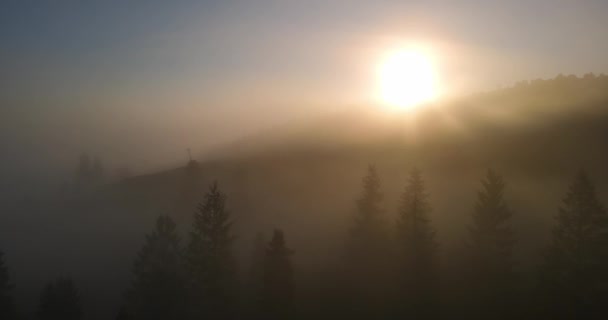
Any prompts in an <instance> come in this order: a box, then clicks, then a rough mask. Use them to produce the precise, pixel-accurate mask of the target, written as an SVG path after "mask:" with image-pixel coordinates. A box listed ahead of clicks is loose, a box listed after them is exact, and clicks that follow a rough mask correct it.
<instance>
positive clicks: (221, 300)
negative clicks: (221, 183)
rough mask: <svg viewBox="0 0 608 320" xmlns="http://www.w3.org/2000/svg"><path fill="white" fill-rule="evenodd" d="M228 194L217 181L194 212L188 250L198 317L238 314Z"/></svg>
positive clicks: (195, 312) (217, 317)
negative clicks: (227, 202) (227, 208)
mask: <svg viewBox="0 0 608 320" xmlns="http://www.w3.org/2000/svg"><path fill="white" fill-rule="evenodd" d="M231 227H232V221H231V219H230V213H229V212H228V211H227V210H226V196H225V195H224V194H223V193H222V192H221V191H220V189H219V187H218V185H217V182H214V183H213V184H212V185H211V187H210V189H209V192H208V193H207V194H206V195H205V200H204V202H203V203H201V204H199V206H198V210H197V212H196V213H195V215H194V225H193V231H192V232H191V233H190V243H189V245H188V250H187V264H188V267H189V270H190V273H191V278H192V279H191V280H192V297H193V299H194V301H193V303H194V305H195V306H196V307H195V309H194V310H193V313H194V316H195V317H205V316H207V317H211V318H214V319H230V318H233V317H234V316H235V314H234V313H235V312H234V309H235V307H236V306H235V298H236V297H235V290H236V284H237V279H236V261H235V259H234V256H233V253H232V243H233V241H234V236H233V235H232V233H231Z"/></svg>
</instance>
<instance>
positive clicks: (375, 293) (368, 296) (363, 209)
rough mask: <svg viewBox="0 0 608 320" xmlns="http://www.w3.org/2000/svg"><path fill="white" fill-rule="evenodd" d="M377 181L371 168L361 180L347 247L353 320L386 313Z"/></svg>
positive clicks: (385, 257)
mask: <svg viewBox="0 0 608 320" xmlns="http://www.w3.org/2000/svg"><path fill="white" fill-rule="evenodd" d="M384 215H385V211H384V206H383V195H382V192H381V190H380V179H379V177H378V174H377V172H376V169H375V167H374V166H371V165H370V166H369V167H368V171H367V175H366V176H365V177H364V178H363V192H362V194H361V196H360V198H359V199H358V200H357V206H356V211H355V214H354V217H353V226H352V228H351V230H350V234H349V237H348V239H347V243H346V254H345V261H344V263H345V266H344V267H345V269H344V271H345V273H344V276H345V277H346V278H345V279H344V280H345V284H344V285H345V288H347V289H346V293H345V294H346V295H348V296H349V297H350V298H348V300H350V302H348V304H349V305H350V307H348V306H345V307H348V308H350V309H351V310H352V312H353V313H354V314H353V316H356V317H361V318H369V317H381V316H382V313H383V312H384V311H385V309H386V303H387V296H386V295H387V292H388V290H389V289H388V286H387V285H388V283H387V281H388V279H387V275H388V272H387V271H389V270H390V267H389V260H390V254H389V252H390V250H389V241H388V236H387V234H388V232H387V231H388V230H387V226H386V221H385V216H384Z"/></svg>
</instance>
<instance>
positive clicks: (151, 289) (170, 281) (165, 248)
mask: <svg viewBox="0 0 608 320" xmlns="http://www.w3.org/2000/svg"><path fill="white" fill-rule="evenodd" d="M133 276H134V279H133V284H132V287H131V290H130V291H129V293H128V308H129V312H130V315H131V316H132V318H133V319H150V320H153V319H159V320H161V319H183V318H184V308H185V304H184V301H185V298H186V291H185V281H184V271H183V264H182V252H181V249H180V241H179V237H178V235H177V232H176V230H175V222H173V220H172V219H171V218H170V217H169V216H164V215H161V216H159V217H158V219H157V220H156V227H155V229H154V231H153V232H152V233H151V234H148V235H146V242H145V244H144V246H143V248H142V249H141V251H140V252H139V254H138V256H137V259H136V260H135V263H134V266H133ZM125 311H126V310H125Z"/></svg>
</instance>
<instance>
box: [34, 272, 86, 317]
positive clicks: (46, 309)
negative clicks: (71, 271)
mask: <svg viewBox="0 0 608 320" xmlns="http://www.w3.org/2000/svg"><path fill="white" fill-rule="evenodd" d="M38 317H39V318H40V319H41V320H79V319H82V307H81V304H80V294H79V293H78V290H76V286H75V285H74V282H73V281H72V279H70V278H59V279H57V280H55V281H53V282H51V283H49V284H47V285H46V286H45V287H44V289H43V290H42V294H41V295H40V305H39V306H38Z"/></svg>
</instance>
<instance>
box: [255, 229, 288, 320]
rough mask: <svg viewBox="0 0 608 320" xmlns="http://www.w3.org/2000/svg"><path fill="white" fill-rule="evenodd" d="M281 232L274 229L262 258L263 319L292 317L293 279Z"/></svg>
mask: <svg viewBox="0 0 608 320" xmlns="http://www.w3.org/2000/svg"><path fill="white" fill-rule="evenodd" d="M292 254H293V251H292V250H291V249H289V248H287V247H286V245H285V237H284V235H283V231H281V230H278V229H275V230H274V233H273V235H272V240H270V243H268V246H267V248H266V254H265V257H264V272H263V288H262V299H261V302H262V308H261V310H262V311H263V317H264V318H265V319H290V318H291V317H290V316H293V314H292V312H293V300H294V279H293V267H292V264H291V259H290V256H291V255H292Z"/></svg>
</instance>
